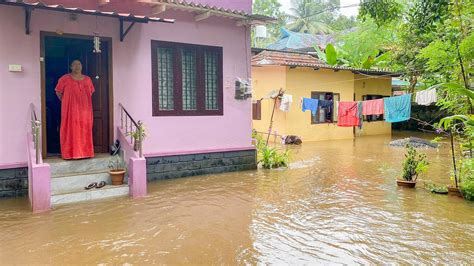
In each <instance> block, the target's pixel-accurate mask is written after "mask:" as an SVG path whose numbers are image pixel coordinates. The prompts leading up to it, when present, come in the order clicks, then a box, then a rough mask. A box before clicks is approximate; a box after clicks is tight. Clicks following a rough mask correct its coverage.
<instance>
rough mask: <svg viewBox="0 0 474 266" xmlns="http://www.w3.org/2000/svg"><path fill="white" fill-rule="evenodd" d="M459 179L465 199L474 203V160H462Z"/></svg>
mask: <svg viewBox="0 0 474 266" xmlns="http://www.w3.org/2000/svg"><path fill="white" fill-rule="evenodd" d="M459 177H460V180H461V183H460V185H459V189H460V190H461V193H462V195H463V196H464V198H465V199H467V200H472V201H474V158H464V159H462V160H460V167H459Z"/></svg>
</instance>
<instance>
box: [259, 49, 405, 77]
mask: <svg viewBox="0 0 474 266" xmlns="http://www.w3.org/2000/svg"><path fill="white" fill-rule="evenodd" d="M271 65H277V66H289V67H310V68H325V69H333V70H348V71H352V72H355V73H361V74H373V75H390V76H399V75H400V74H399V73H395V72H391V71H386V70H377V69H363V68H353V67H345V66H331V65H328V64H326V63H325V62H323V61H322V60H320V59H318V58H316V57H314V56H312V55H310V54H307V53H297V52H288V51H273V50H262V51H261V52H260V53H258V54H256V55H254V56H253V57H252V66H271Z"/></svg>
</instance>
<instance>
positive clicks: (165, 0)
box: [138, 0, 276, 26]
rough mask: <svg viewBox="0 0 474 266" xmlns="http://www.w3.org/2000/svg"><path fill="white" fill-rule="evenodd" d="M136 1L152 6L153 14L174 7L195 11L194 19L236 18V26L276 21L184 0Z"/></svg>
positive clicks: (266, 17)
mask: <svg viewBox="0 0 474 266" xmlns="http://www.w3.org/2000/svg"><path fill="white" fill-rule="evenodd" d="M138 2H139V3H143V4H148V5H151V6H153V12H152V14H153V15H156V14H160V13H163V12H165V11H166V10H169V9H175V10H183V11H188V12H193V13H195V16H194V20H195V21H201V20H205V19H207V18H209V17H211V16H218V17H228V18H231V19H235V20H237V22H236V25H237V26H246V25H264V24H269V23H275V22H276V19H275V18H272V17H268V16H263V15H255V14H249V13H247V12H244V11H241V10H235V9H228V8H222V7H217V6H210V5H205V4H201V3H194V2H188V1H184V0H138Z"/></svg>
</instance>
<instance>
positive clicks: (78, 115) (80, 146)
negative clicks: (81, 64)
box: [56, 74, 94, 159]
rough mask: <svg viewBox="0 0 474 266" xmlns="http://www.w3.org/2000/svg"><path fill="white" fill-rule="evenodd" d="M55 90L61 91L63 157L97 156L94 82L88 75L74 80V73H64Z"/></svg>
mask: <svg viewBox="0 0 474 266" xmlns="http://www.w3.org/2000/svg"><path fill="white" fill-rule="evenodd" d="M56 92H59V93H62V95H63V97H62V100H61V129H60V132H59V133H60V141H61V157H62V158H63V159H80V158H90V157H94V144H93V142H92V125H93V119H94V114H93V111H92V93H93V92H94V85H93V84H92V80H91V79H90V78H89V77H88V76H84V79H82V80H75V79H73V78H72V75H71V74H66V75H64V76H62V77H61V78H60V79H59V81H58V85H57V86H56Z"/></svg>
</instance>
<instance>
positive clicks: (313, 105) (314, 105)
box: [301, 98, 318, 116]
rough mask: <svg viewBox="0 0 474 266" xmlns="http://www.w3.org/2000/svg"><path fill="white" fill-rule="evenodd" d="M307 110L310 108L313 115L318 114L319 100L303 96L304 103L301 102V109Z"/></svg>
mask: <svg viewBox="0 0 474 266" xmlns="http://www.w3.org/2000/svg"><path fill="white" fill-rule="evenodd" d="M306 110H310V111H311V114H312V115H313V116H314V115H316V111H317V110H318V100H317V99H311V98H303V103H302V104H301V111H303V112H304V111H306Z"/></svg>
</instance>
